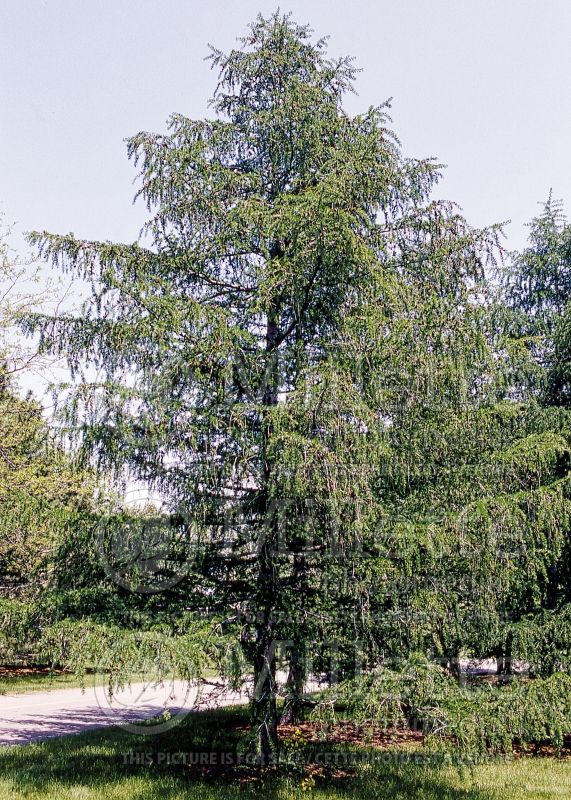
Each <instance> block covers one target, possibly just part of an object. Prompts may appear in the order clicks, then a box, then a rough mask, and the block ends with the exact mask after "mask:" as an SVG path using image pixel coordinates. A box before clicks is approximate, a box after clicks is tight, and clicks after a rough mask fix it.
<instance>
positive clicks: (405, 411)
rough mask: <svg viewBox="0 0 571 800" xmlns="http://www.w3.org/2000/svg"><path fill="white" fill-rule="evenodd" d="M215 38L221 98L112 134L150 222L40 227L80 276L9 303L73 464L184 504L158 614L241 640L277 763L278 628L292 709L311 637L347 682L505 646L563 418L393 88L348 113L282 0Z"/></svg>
mask: <svg viewBox="0 0 571 800" xmlns="http://www.w3.org/2000/svg"><path fill="white" fill-rule="evenodd" d="M211 59H212V64H213V67H214V68H215V69H217V70H218V85H217V88H216V91H215V93H214V96H213V99H212V102H211V108H212V111H213V116H212V118H209V119H205V120H190V119H188V118H186V117H184V116H182V115H180V114H176V115H173V116H172V117H171V118H170V120H169V129H168V133H166V134H149V133H139V134H137V135H136V136H134V137H132V138H131V139H130V140H129V143H128V152H129V156H130V157H131V158H132V159H133V161H134V162H135V164H136V165H138V167H139V169H140V173H139V192H138V196H139V197H140V198H141V199H142V200H143V201H144V202H145V203H146V206H147V209H148V214H149V218H148V222H147V223H146V225H145V227H144V229H143V231H142V234H141V237H140V240H139V241H138V242H136V243H134V244H120V243H110V242H91V241H82V240H79V239H77V238H75V237H74V236H73V235H72V234H69V235H65V236H61V235H56V234H51V233H46V232H35V233H32V234H31V235H30V237H29V239H30V242H31V243H32V244H33V245H34V246H35V247H36V249H37V252H38V254H39V255H40V256H42V257H43V258H45V259H47V260H50V261H51V262H52V263H53V264H54V266H56V267H57V268H59V269H60V270H63V271H66V272H70V273H72V274H73V275H76V276H78V277H79V278H81V279H83V280H85V281H87V282H88V283H89V285H90V286H91V297H90V299H89V300H88V301H87V302H85V303H84V304H83V306H82V308H81V311H80V312H79V313H78V314H77V315H75V316H74V315H72V314H68V313H60V314H58V315H56V316H50V315H42V314H29V315H26V316H25V317H24V322H23V324H24V328H25V330H26V331H27V332H28V333H30V334H37V335H38V337H39V343H40V348H41V350H42V351H43V352H49V353H51V354H54V355H57V356H64V357H65V358H66V359H67V362H68V364H69V366H70V368H71V370H72V373H73V376H74V378H75V381H74V383H73V384H72V385H71V386H69V387H67V388H65V389H64V390H63V394H62V404H61V405H62V409H61V410H62V417H63V419H64V422H65V431H66V433H67V434H68V435H69V436H70V437H71V439H72V440H73V441H74V442H75V443H76V444H77V445H79V447H80V449H81V452H82V453H83V455H84V457H85V459H86V463H87V464H96V465H98V466H99V468H100V469H101V470H103V471H105V472H106V473H107V474H113V475H115V476H117V477H119V478H125V476H129V477H131V478H136V479H137V480H140V481H143V482H145V483H146V484H147V485H149V486H151V487H153V488H154V489H155V490H156V491H157V492H159V493H160V495H161V496H162V497H163V498H164V499H165V501H166V503H167V504H168V510H169V511H170V513H171V519H173V520H174V519H177V520H178V523H177V524H178V528H177V530H178V531H179V536H181V537H182V541H184V543H185V545H186V546H187V548H188V553H189V554H190V555H191V556H192V558H191V557H190V555H189V559H188V560H189V564H188V565H187V566H188V569H187V570H185V571H184V574H181V575H180V576H179V578H180V579H179V580H177V581H176V582H173V583H172V584H171V585H169V586H168V587H167V588H165V590H164V592H162V593H161V595H160V599H159V600H157V601H156V602H157V606H156V607H157V608H160V610H161V613H163V614H165V615H166V616H168V613H169V609H170V610H171V611H172V614H173V615H177V614H178V615H180V614H181V612H182V611H183V610H185V609H186V610H189V609H190V610H191V611H194V612H195V615H198V616H201V615H202V616H204V615H211V616H212V617H213V618H214V619H215V621H216V623H217V625H218V628H217V630H219V631H221V632H222V634H223V636H224V637H227V636H230V637H232V636H233V637H234V639H235V641H236V642H239V643H240V644H241V652H242V653H243V654H244V655H245V657H246V659H247V661H244V659H243V658H241V657H240V656H237V655H233V656H230V657H229V662H231V663H232V664H233V666H231V667H229V669H235V670H238V671H244V670H245V669H246V668H247V663H249V664H251V665H253V672H254V682H255V692H254V695H253V699H252V719H253V723H254V731H255V733H256V736H257V748H258V750H259V753H260V755H261V757H262V758H263V759H265V760H267V759H269V758H270V757H271V755H272V753H273V752H274V751H275V749H276V748H277V746H278V742H277V706H276V694H277V684H276V647H277V644H278V643H281V646H282V648H285V649H286V651H287V653H288V660H289V664H290V676H289V697H288V704H289V706H290V708H291V709H292V712H291V713H292V715H293V716H295V715H296V714H297V713H298V711H299V703H300V694H301V691H302V688H303V683H304V680H305V678H306V677H307V673H308V671H309V666H308V660H307V656H308V655H309V656H311V658H312V659H313V661H314V665H315V667H316V668H318V667H319V666H321V667H322V668H323V669H326V670H329V671H330V672H331V669H330V667H326V665H325V660H326V659H327V655H326V649H327V642H328V641H329V642H331V641H334V642H335V643H336V644H335V647H336V651H337V652H338V654H339V660H340V664H339V668H340V669H341V670H343V671H344V673H345V674H346V675H348V676H349V677H350V676H351V674H352V671H353V672H354V671H355V668H356V667H355V651H356V645H358V648H360V650H362V652H360V653H359V658H361V657H362V659H363V663H364V664H366V665H369V666H374V665H375V664H377V663H378V662H379V660H380V659H382V658H383V657H387V656H392V655H394V654H395V653H398V652H401V653H402V652H403V651H404V652H410V651H411V650H413V649H420V650H422V651H423V652H426V653H429V654H431V655H437V656H438V657H443V658H445V659H453V658H457V657H458V655H459V654H460V652H461V651H462V650H465V649H472V650H478V654H489V653H490V652H496V651H498V652H504V650H505V635H504V630H503V623H504V620H505V617H506V615H509V614H512V615H521V614H522V613H523V612H524V611H526V612H527V611H530V610H534V609H536V608H539V607H541V602H542V600H541V598H542V597H543V595H544V594H545V592H546V591H547V589H546V588H545V584H546V582H549V574H548V573H549V566H550V565H551V564H552V563H553V561H554V560H556V559H557V558H558V557H559V555H560V554H561V553H562V552H563V550H564V547H565V535H564V530H563V528H564V525H563V523H562V520H566V519H567V516H566V515H568V495H567V483H566V480H565V476H566V463H567V461H566V459H567V457H568V439H567V438H566V431H567V430H568V428H566V427H565V426H566V424H567V423H566V422H565V420H563V421H561V420H559V418H557V419H556V418H555V417H553V416H549V415H547V416H546V417H545V418H543V417H541V413H540V412H541V411H542V410H541V409H536V408H535V407H529V408H528V407H527V405H525V404H522V403H515V402H514V400H513V397H512V395H511V394H510V384H509V381H510V379H509V376H508V375H507V372H506V362H507V361H509V358H510V356H509V355H506V352H505V351H506V348H507V345H506V344H505V343H499V342H498V337H497V335H496V332H495V329H494V324H493V315H492V308H493V304H492V293H491V289H490V286H489V284H488V282H487V277H486V275H487V271H486V268H487V267H491V266H495V265H496V259H497V257H498V255H499V252H500V248H499V243H498V236H499V233H500V231H499V229H498V228H497V227H492V228H490V229H484V230H477V229H473V228H472V227H470V226H469V225H468V223H467V222H466V221H465V219H464V218H463V217H462V216H461V214H460V213H459V211H458V209H457V208H456V207H455V206H454V205H453V204H450V203H445V202H441V201H436V200H434V199H433V198H432V194H433V190H434V188H435V185H436V183H437V181H438V177H439V171H438V170H439V168H438V165H437V164H435V163H434V162H433V161H431V160H424V161H423V160H421V161H419V160H411V159H407V158H405V157H404V156H403V154H402V152H401V149H400V145H399V142H398V140H397V138H396V136H395V135H394V133H393V132H392V131H391V130H390V128H389V127H388V126H389V122H390V121H389V118H388V116H387V107H386V105H382V106H379V107H374V108H370V109H368V110H367V111H366V112H364V113H363V114H359V115H356V116H354V117H351V116H349V115H348V114H347V113H346V112H345V111H344V109H343V105H342V103H343V99H344V95H345V94H346V93H347V92H348V91H351V90H352V88H353V82H354V78H355V68H354V66H353V63H352V61H351V59H338V60H333V59H330V58H329V57H328V56H327V52H326V42H325V40H320V41H318V42H316V43H314V42H313V41H312V38H311V31H310V30H309V29H308V28H307V27H303V26H299V25H297V24H295V23H294V22H293V21H292V20H291V19H290V17H289V16H282V15H280V14H279V13H277V14H275V15H273V16H272V17H270V18H269V19H264V18H263V17H261V16H260V17H258V19H257V20H256V21H255V22H254V23H253V24H252V25H251V26H250V29H249V33H248V34H247V35H246V37H245V38H244V39H242V40H241V46H240V48H239V49H237V50H232V51H231V52H230V53H229V54H224V53H222V52H220V51H218V50H215V49H213V50H212V53H211ZM502 347H503V348H504V350H502ZM510 363H511V362H510ZM94 375H96V376H97V377H95V378H94V377H93V376H94ZM558 420H559V421H558ZM565 524H566V523H565ZM530 526H531V527H530ZM179 541H180V539H179ZM518 542H523V544H522V546H521V547H519V546H517V547H515V549H514V543H515V544H516V545H517V543H518ZM133 588H135V589H136V588H137V587H136V586H135V587H133ZM542 593H543V594H542ZM189 624H190V623H189ZM192 624H194V623H192ZM172 628H173V626H171V629H172ZM103 639H104V637H103V638H102V639H101V641H103ZM193 658H194V657H193ZM351 659H352V660H353V663H352V665H351V663H350V662H351ZM194 660H195V661H196V659H194ZM193 663H194V662H193ZM502 741H503V740H502Z"/></svg>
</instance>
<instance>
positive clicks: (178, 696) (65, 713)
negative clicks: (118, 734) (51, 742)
mask: <svg viewBox="0 0 571 800" xmlns="http://www.w3.org/2000/svg"><path fill="white" fill-rule="evenodd" d="M197 701H198V702H197ZM247 701H248V692H247V691H245V692H243V693H236V692H228V691H225V689H224V687H223V686H222V685H221V684H217V685H214V682H213V683H212V684H209V685H205V686H203V687H202V691H201V694H200V697H198V691H197V688H196V686H190V687H189V686H188V684H187V683H185V682H183V681H175V682H168V683H165V684H164V685H163V686H157V685H153V684H151V685H146V684H144V683H136V684H132V686H131V687H125V689H124V690H123V691H121V692H118V693H117V694H116V695H114V697H113V700H112V701H110V700H109V697H108V695H107V691H106V689H105V687H103V686H98V687H93V686H88V687H86V688H85V691H82V690H81V689H56V690H53V691H47V692H29V693H26V694H14V695H5V696H1V695H0V745H6V744H26V743H29V742H33V741H40V740H42V739H47V738H50V737H52V736H65V735H69V734H74V733H82V732H83V731H88V730H93V729H95V728H104V727H107V726H109V725H122V726H127V728H128V729H129V730H132V731H133V732H134V733H142V732H147V731H149V729H148V728H146V726H143V723H144V720H148V719H150V718H152V717H156V716H158V715H159V714H162V713H163V711H164V709H165V706H166V707H168V709H169V712H170V714H171V715H172V716H171V719H170V721H169V722H165V726H168V727H170V726H171V725H172V724H173V718H177V719H178V718H180V717H182V716H185V715H186V714H188V713H189V712H190V711H192V710H193V709H194V710H197V709H200V708H212V707H213V706H217V705H220V706H225V705H238V704H240V703H246V702H247ZM158 732H159V730H158V729H157V728H155V729H154V733H158Z"/></svg>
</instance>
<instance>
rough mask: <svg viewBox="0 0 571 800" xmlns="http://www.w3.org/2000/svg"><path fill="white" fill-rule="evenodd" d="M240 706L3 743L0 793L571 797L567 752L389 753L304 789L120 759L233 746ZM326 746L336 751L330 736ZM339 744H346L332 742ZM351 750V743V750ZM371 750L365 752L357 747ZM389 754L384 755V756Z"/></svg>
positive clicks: (188, 798) (70, 798) (275, 780)
mask: <svg viewBox="0 0 571 800" xmlns="http://www.w3.org/2000/svg"><path fill="white" fill-rule="evenodd" d="M244 715H245V712H244V709H224V710H220V711H216V712H208V713H201V714H194V715H191V716H190V717H187V718H186V720H185V721H184V722H183V723H182V724H181V725H180V726H178V727H176V728H173V729H172V730H170V731H167V732H166V733H165V734H162V735H160V736H150V737H142V736H134V735H132V734H129V733H127V732H125V731H122V730H119V729H114V730H105V731H98V732H94V733H89V734H83V735H81V736H73V737H67V738H64V739H52V740H48V741H46V742H44V743H42V744H36V745H26V746H22V747H5V748H0V800H24V798H25V799H26V800H40V798H41V800H155V799H156V800H159V798H160V800H179V799H180V800H183V798H184V799H185V800H230V798H234V797H244V798H247V797H260V798H269V799H270V800H271V799H272V798H275V800H293V798H302V797H308V796H313V797H316V798H320V800H338V798H349V800H351V798H352V799H353V800H369V799H370V800H385V799H386V800H389V798H390V800H417V799H418V800H458V799H459V800H532V798H533V800H547V798H549V799H550V800H551V799H552V798H553V800H555V799H556V798H557V799H561V798H567V799H568V798H571V761H558V760H555V759H540V758H529V759H523V760H518V761H512V762H505V763H503V762H495V763H489V764H484V765H478V766H476V767H473V768H464V769H463V770H459V769H458V768H456V767H454V766H451V765H449V764H448V765H446V764H440V765H439V764H435V763H431V764H424V765H422V764H415V763H410V762H404V761H403V757H404V754H403V753H402V752H401V753H400V754H398V753H397V754H396V755H395V753H394V752H393V753H392V755H391V758H392V760H383V761H382V762H381V763H378V764H376V765H375V766H368V767H367V766H363V767H361V768H359V770H358V771H357V772H356V774H354V775H351V776H349V777H341V778H335V777H332V778H329V779H327V780H326V781H325V780H318V782H317V785H316V786H315V787H313V788H309V789H308V790H305V791H304V789H303V786H302V785H301V780H302V775H301V774H298V775H289V776H288V775H283V776H280V777H275V776H270V777H268V778H266V779H265V782H264V783H263V784H254V785H253V784H245V783H244V784H240V785H237V783H236V780H235V779H231V778H229V776H225V777H223V778H222V779H220V778H215V777H212V778H208V779H206V778H197V777H193V771H192V769H191V768H189V767H188V766H186V767H185V766H174V765H165V764H163V765H160V766H159V765H157V764H156V763H154V764H150V765H149V764H145V765H137V764H131V763H124V762H125V758H124V754H125V753H127V754H129V755H128V756H127V760H128V761H129V759H130V754H131V753H144V752H152V753H153V754H154V757H155V759H156V755H157V753H159V752H169V753H179V752H181V751H182V752H193V751H194V752H196V751H198V750H201V749H202V750H217V749H218V750H221V749H227V750H229V749H232V748H233V747H234V746H235V745H236V744H237V742H238V740H239V737H240V735H241V734H240V733H239V732H237V731H236V730H235V726H236V725H240V724H243V723H245V721H246V718H245V716H244ZM320 747H321V749H322V750H323V748H326V749H329V750H332V749H333V748H330V747H329V748H328V747H327V746H326V745H321V746H320ZM334 750H336V751H337V752H339V750H340V748H339V747H336V748H334ZM345 752H347V751H345ZM360 752H365V751H360ZM386 755H387V754H386V753H385V754H383V756H386Z"/></svg>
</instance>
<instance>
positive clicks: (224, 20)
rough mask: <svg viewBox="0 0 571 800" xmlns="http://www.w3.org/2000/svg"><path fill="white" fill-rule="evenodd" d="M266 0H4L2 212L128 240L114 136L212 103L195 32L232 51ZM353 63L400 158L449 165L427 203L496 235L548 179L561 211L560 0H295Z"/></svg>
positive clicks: (565, 99)
mask: <svg viewBox="0 0 571 800" xmlns="http://www.w3.org/2000/svg"><path fill="white" fill-rule="evenodd" d="M275 7H276V3H274V2H266V0H254V1H252V0H239V1H238V2H230V0H91V1H90V2H88V0H84V1H83V2H81V0H0V11H1V16H0V53H1V56H0V58H1V61H0V63H1V67H0V94H1V103H2V105H1V109H0V209H1V210H2V211H3V212H4V214H5V216H6V218H7V220H12V221H15V222H17V223H18V230H20V231H24V230H29V229H34V228H40V229H43V228H45V229H48V230H51V231H54V232H67V231H74V232H75V233H76V234H77V235H79V236H82V237H89V238H103V239H118V240H128V241H132V240H133V239H134V238H135V237H136V235H137V232H138V229H139V225H140V223H141V221H142V219H143V213H144V212H143V209H142V208H139V207H133V206H132V205H131V200H132V195H133V186H132V179H133V178H134V175H135V172H134V169H133V167H132V165H131V164H130V163H129V162H128V161H127V159H126V153H125V144H124V141H123V139H124V137H126V136H128V135H130V134H133V133H135V132H137V131H138V130H141V129H145V130H156V131H160V130H164V125H165V120H166V118H167V116H168V115H169V114H170V113H171V112H172V111H179V112H182V113H184V114H186V115H188V116H190V117H201V116H204V115H205V113H206V104H207V100H208V98H209V97H210V95H211V93H212V90H213V88H214V85H215V75H214V74H213V73H212V72H211V71H210V69H209V65H208V63H206V62H205V61H204V57H205V55H207V52H208V50H207V42H211V43H213V44H215V45H216V46H218V47H220V48H222V49H228V48H230V47H232V46H233V45H234V43H235V39H236V37H237V36H238V35H240V34H242V33H243V32H244V30H245V27H246V25H247V23H248V22H249V21H251V20H253V19H254V17H255V15H256V14H257V12H258V11H262V12H263V13H265V14H269V13H271V12H272V11H273V10H275ZM282 10H284V11H288V10H291V11H292V12H293V15H294V17H295V19H296V20H297V21H299V22H309V23H310V24H311V25H312V27H313V28H314V29H315V31H316V34H317V35H324V34H330V36H331V39H330V52H331V53H332V54H346V53H348V54H354V55H355V56H356V57H357V62H358V65H359V66H360V67H362V69H363V72H362V73H361V74H360V75H359V78H358V84H357V89H358V92H359V96H358V97H354V98H350V100H349V103H348V108H349V110H351V111H357V110H358V109H360V108H364V107H366V106H368V105H369V104H375V103H378V102H380V101H383V100H385V99H386V98H388V97H390V96H392V97H393V98H394V103H393V119H394V128H395V130H396V132H397V134H398V135H399V137H400V138H401V140H402V143H403V146H404V149H405V152H406V153H407V154H408V155H411V156H432V155H433V156H436V157H438V159H439V160H441V161H442V162H444V163H446V164H447V165H448V169H447V173H446V178H445V180H444V181H443V183H442V184H441V186H440V189H439V195H440V196H443V197H447V198H450V199H453V200H457V201H458V202H459V203H460V204H461V205H462V206H463V208H464V211H465V213H466V215H467V217H468V219H469V220H470V221H472V222H473V223H474V224H477V225H481V224H486V223H490V222H494V221H501V220H505V219H508V218H511V219H512V220H513V223H512V225H511V226H510V227H509V229H508V233H509V241H508V244H509V245H510V246H513V247H519V246H521V245H522V244H523V242H524V240H525V235H526V234H525V227H524V223H525V222H526V221H528V220H529V219H530V217H531V216H532V215H533V214H534V213H536V211H537V210H538V208H539V207H538V205H537V202H538V201H540V200H542V199H544V198H545V197H546V196H547V193H548V191H549V188H550V187H553V190H554V194H555V195H556V196H557V197H561V198H562V199H563V200H564V201H565V203H566V206H567V208H568V210H569V211H570V213H571V173H570V169H569V148H570V146H571V91H570V86H569V83H570V79H571V46H570V45H571V2H570V0H541V2H540V1H539V0H535V1H534V2H532V1H531V0H495V2H492V1H491V0H390V2H389V0H352V2H347V3H343V4H341V3H340V4H338V5H337V6H336V5H335V4H334V3H332V2H328V1H327V0H304V1H303V2H301V1H299V0H289V2H287V4H285V3H284V4H282Z"/></svg>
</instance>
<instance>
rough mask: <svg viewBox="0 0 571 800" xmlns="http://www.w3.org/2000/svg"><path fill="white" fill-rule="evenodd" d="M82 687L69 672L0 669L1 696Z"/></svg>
mask: <svg viewBox="0 0 571 800" xmlns="http://www.w3.org/2000/svg"><path fill="white" fill-rule="evenodd" d="M215 675H216V671H215V670H214V669H206V670H204V676H205V677H206V678H212V677H215ZM145 677H146V676H145V675H140V676H138V675H132V676H131V681H132V682H133V683H136V682H137V681H138V680H141V681H144V680H145ZM106 681H107V678H106V676H105V675H104V674H89V675H87V676H86V678H85V686H86V688H88V687H89V686H93V685H94V684H95V683H97V685H101V684H103V683H105V682H106ZM79 686H81V681H80V679H79V678H78V677H77V676H76V675H74V674H73V673H69V672H62V671H56V672H52V671H50V670H49V669H47V668H45V669H29V670H26V669H13V670H10V669H6V668H0V696H1V695H12V694H21V693H27V692H46V691H50V690H52V689H75V688H78V687H79Z"/></svg>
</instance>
